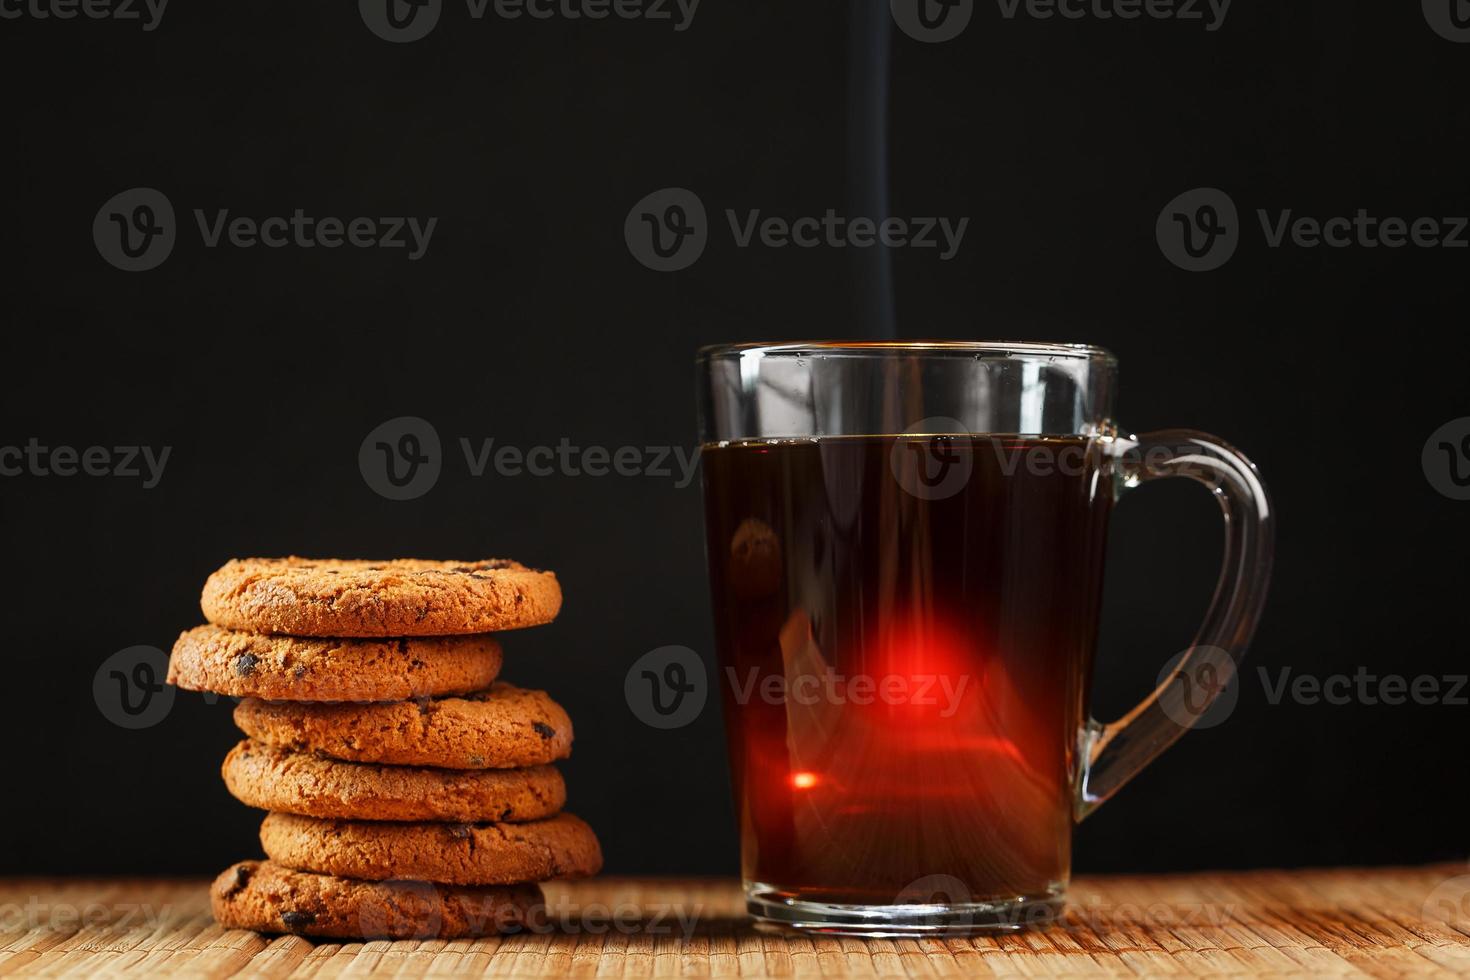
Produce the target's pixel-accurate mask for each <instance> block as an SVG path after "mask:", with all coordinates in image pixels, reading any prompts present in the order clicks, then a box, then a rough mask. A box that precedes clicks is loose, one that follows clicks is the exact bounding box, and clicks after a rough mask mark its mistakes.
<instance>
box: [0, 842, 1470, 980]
mask: <svg viewBox="0 0 1470 980" xmlns="http://www.w3.org/2000/svg"><path fill="white" fill-rule="evenodd" d="M205 887H206V886H205V883H204V882H202V881H78V880H56V881H42V880H22V879H10V880H0V975H14V976H62V975H65V976H83V977H91V976H105V975H112V974H119V973H121V974H135V975H150V976H151V975H162V974H176V975H185V976H219V977H225V976H240V977H246V976H249V977H288V976H289V977H338V976H341V977H360V976H369V975H372V976H419V975H423V974H431V975H449V974H454V975H474V976H496V977H620V976H626V977H654V976H713V977H762V976H813V977H815V976H834V977H910V976H913V977H926V976H1016V977H1052V976H1068V977H1070V976H1092V977H1104V976H1114V977H1134V976H1167V975H1173V976H1180V977H1203V976H1297V977H1347V976H1352V977H1362V976H1372V977H1401V976H1404V977H1421V976H1422V977H1432V976H1462V977H1464V976H1470V867H1466V866H1462V865H1453V866H1449V865H1447V866H1439V867H1427V868H1410V869H1374V870H1341V871H1303V872H1282V871H1260V872H1242V873H1230V874H1209V875H1181V876H1148V877H1144V876H1136V877H1107V878H1083V879H1080V880H1079V881H1077V882H1075V883H1074V884H1073V887H1072V890H1071V894H1070V900H1071V901H1070V904H1069V906H1068V910H1067V913H1066V916H1065V918H1064V921H1062V922H1060V923H1058V924H1055V925H1053V926H1050V927H1048V928H1045V929H1038V930H1032V931H1026V932H1020V933H1008V934H998V935H994V936H985V937H981V938H977V939H942V940H857V939H829V938H820V937H816V938H809V937H795V938H789V937H785V936H777V935H767V934H763V933H760V932H757V931H755V930H754V929H753V928H751V927H750V925H749V924H748V923H747V922H746V920H745V918H744V916H743V912H742V901H741V898H740V894H739V889H738V887H737V886H736V885H735V884H734V883H733V882H727V881H710V880H703V881H668V880H619V879H598V880H594V881H590V882H579V883H568V884H552V885H548V886H547V888H546V893H547V905H548V908H549V910H551V911H552V913H553V915H552V918H553V920H554V921H558V922H561V923H563V926H562V927H561V928H558V929H556V930H554V931H542V930H538V931H535V932H528V933H522V934H519V935H513V936H505V937H500V938H493V939H483V940H474V941H468V940H466V941H457V942H371V943H333V942H321V943H313V942H310V941H308V940H306V939H301V938H298V937H294V936H285V937H280V936H258V935H256V934H255V933H251V932H243V931H238V930H237V931H228V932H227V931H225V930H222V929H220V928H219V927H218V926H217V925H215V924H214V922H213V920H212V919H211V918H210V915H209V909H208V900H207V896H206V891H205Z"/></svg>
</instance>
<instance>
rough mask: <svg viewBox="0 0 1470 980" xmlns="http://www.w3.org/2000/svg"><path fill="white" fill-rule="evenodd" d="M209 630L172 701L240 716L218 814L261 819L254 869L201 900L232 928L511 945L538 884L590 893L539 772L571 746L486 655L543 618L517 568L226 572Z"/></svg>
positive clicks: (323, 565)
mask: <svg viewBox="0 0 1470 980" xmlns="http://www.w3.org/2000/svg"><path fill="white" fill-rule="evenodd" d="M202 605H203V607H204V615H205V617H206V618H207V619H208V620H209V622H210V625H208V626H201V627H198V628H197V629H192V630H189V631H187V632H185V633H184V634H183V635H181V636H180V637H179V640H178V643H176V644H175V645H174V649H173V656H172V658H171V660H170V662H169V673H168V679H169V682H170V683H172V684H176V685H178V686H179V687H182V688H186V689H188V690H194V691H213V692H216V693H219V694H225V695H230V696H233V697H239V698H242V699H243V700H241V701H240V703H239V705H238V706H237V707H236V708H235V723H236V724H237V725H238V726H239V727H240V729H241V730H242V731H244V733H245V734H246V735H247V736H248V737H247V738H246V739H245V740H244V741H242V742H241V743H240V744H239V745H237V746H235V748H234V749H232V750H231V751H230V753H229V755H228V756H227V757H226V758H225V762H224V778H225V783H226V785H227V786H228V787H229V790H230V792H231V793H233V794H234V795H235V796H236V797H238V798H239V799H240V800H241V801H243V802H245V803H246V804H248V805H250V806H255V807H260V808H262V809H264V810H268V811H270V812H269V813H268V814H267V816H266V818H265V823H264V824H262V826H261V829H260V841H261V844H262V845H263V846H264V848H265V853H266V854H267V855H268V857H269V860H266V861H242V862H240V863H239V864H236V865H234V866H233V867H231V868H229V869H228V870H226V871H225V872H224V873H223V874H221V875H220V876H219V878H218V879H216V881H215V883H214V886H213V888H212V889H211V899H212V902H213V907H214V915H215V918H216V919H218V920H219V922H220V924H221V925H224V926H226V927H229V928H245V929H255V930H259V931H262V932H294V933H300V934H303V935H310V936H329V937H335V938H393V939H398V938H439V939H449V938H458V937H463V936H474V935H480V934H484V933H490V932H496V931H503V930H506V929H511V928H516V927H519V926H520V925H522V924H524V923H525V922H526V921H527V918H528V916H531V915H533V914H534V912H533V910H534V909H535V908H536V907H537V906H539V905H540V903H541V890H540V888H539V887H538V885H537V882H541V881H545V880H547V879H550V878H560V877H574V876H579V875H588V874H595V873H596V872H597V871H598V870H599V869H600V868H601V865H602V854H601V851H600V849H599V847H598V843H597V838H596V837H595V836H594V835H593V833H592V830H591V829H590V828H589V827H588V826H587V825H586V824H585V823H583V822H582V821H581V820H579V819H577V818H576V817H574V816H572V815H571V814H567V813H562V812H561V807H562V804H563V802H565V799H566V787H565V785H564V784H563V782H562V777H561V774H560V773H559V772H558V771H557V770H556V768H555V767H554V766H553V765H551V763H553V762H554V761H556V760H557V759H564V758H566V757H567V756H568V755H569V754H570V753H571V744H572V724H571V721H570V719H568V718H567V715H566V712H564V711H563V710H562V709H561V706H560V705H558V704H557V703H556V702H554V701H552V700H551V699H550V698H549V697H547V696H546V694H545V693H543V692H541V691H526V690H521V689H519V688H516V687H512V686H511V685H509V684H506V683H503V682H499V681H497V677H498V675H499V673H500V666H501V648H500V644H499V643H498V642H497V640H496V638H495V637H494V636H492V635H490V634H491V633H494V632H497V631H502V630H510V629H518V628H521V627H525V626H536V625H539V624H542V623H548V622H550V621H551V620H552V619H554V618H555V617H556V614H557V611H558V610H559V609H560V607H561V589H560V587H559V586H558V585H557V581H556V576H555V575H553V574H551V573H550V572H540V571H536V570H533V569H529V568H526V567H524V566H522V565H519V564H517V563H515V562H511V561H502V560H495V561H480V562H436V561H417V560H397V561H384V562H368V561H338V560H323V561H312V560H307V559H301V558H280V559H250V560H245V561H231V562H229V563H228V564H226V565H225V566H224V567H223V568H221V569H220V570H219V571H217V572H215V573H214V574H213V575H211V576H210V577H209V581H208V582H206V583H205V586H204V597H203V601H202Z"/></svg>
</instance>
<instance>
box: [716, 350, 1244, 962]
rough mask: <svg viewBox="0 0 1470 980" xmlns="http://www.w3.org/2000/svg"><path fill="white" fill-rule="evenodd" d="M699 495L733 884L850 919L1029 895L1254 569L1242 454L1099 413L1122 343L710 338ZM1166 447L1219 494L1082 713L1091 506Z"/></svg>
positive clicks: (986, 916)
mask: <svg viewBox="0 0 1470 980" xmlns="http://www.w3.org/2000/svg"><path fill="white" fill-rule="evenodd" d="M698 368H699V405H700V427H701V434H700V435H701V442H702V443H703V468H704V486H705V511H706V531H707V549H708V560H709V571H710V582H711V590H712V596H713V607H714V620H715V622H714V625H715V634H716V642H717V646H718V651H719V660H720V668H721V669H720V674H721V689H722V695H723V704H724V711H725V720H726V730H727V734H728V741H729V752H730V760H731V768H732V776H733V782H734V793H735V803H736V807H737V810H738V815H739V820H740V836H741V859H742V871H743V877H744V883H745V893H746V900H747V905H748V907H749V909H750V911H751V913H752V914H753V915H754V916H755V917H756V919H757V920H758V921H760V922H763V923H767V924H773V925H780V926H791V927H796V928H801V929H808V930H817V931H824V932H833V933H849V934H856V935H887V936H895V935H898V936H902V935H926V934H955V933H964V932H970V931H976V930H982V929H989V928H1016V927H1020V926H1024V925H1028V924H1034V923H1037V922H1042V921H1046V920H1047V919H1048V918H1049V917H1051V916H1053V915H1055V913H1056V911H1057V910H1058V909H1059V908H1060V907H1061V902H1062V897H1063V893H1064V890H1065V888H1066V885H1067V881H1068V877H1069V874H1070V864H1071V827H1072V823H1073V822H1074V821H1076V820H1081V819H1082V818H1083V817H1085V816H1087V815H1088V814H1089V813H1090V812H1092V810H1093V809H1095V808H1096V807H1097V806H1098V805H1099V804H1101V803H1102V802H1103V801H1104V800H1106V799H1107V798H1108V797H1109V796H1111V795H1112V794H1113V793H1114V792H1115V791H1116V790H1117V789H1118V787H1119V786H1121V785H1122V784H1123V783H1124V782H1126V781H1127V780H1128V779H1129V778H1130V777H1132V776H1133V775H1134V774H1135V773H1136V772H1138V770H1139V769H1141V768H1142V767H1143V766H1144V765H1145V764H1147V763H1148V762H1149V761H1150V760H1152V759H1153V758H1154V757H1155V756H1156V755H1158V753H1159V752H1161V751H1162V750H1163V749H1164V748H1165V747H1167V746H1168V745H1169V744H1170V743H1172V742H1173V741H1174V740H1175V739H1176V738H1178V737H1179V735H1180V734H1182V733H1183V731H1184V730H1185V729H1186V728H1188V727H1189V726H1190V724H1191V723H1192V722H1193V721H1194V720H1196V719H1197V718H1198V717H1199V716H1200V714H1202V713H1203V712H1204V710H1205V709H1207V708H1208V706H1209V702H1210V701H1211V700H1212V699H1213V697H1214V696H1215V694H1216V693H1217V692H1218V691H1219V690H1220V689H1221V688H1222V687H1223V686H1224V685H1225V684H1226V683H1228V681H1229V680H1230V678H1231V676H1233V672H1234V670H1235V667H1236V663H1237V661H1238V659H1239V658H1240V656H1241V655H1242V654H1243V653H1244V651H1245V648H1246V645H1247V643H1248V642H1249V640H1250V637H1251V634H1252V632H1253V631H1254V630H1255V626H1256V621H1257V619H1258V618H1259V615H1260V611H1261V606H1262V603H1263V601H1264V598H1265V591H1266V584H1267V579H1268V577H1269V574H1270V565H1271V548H1272V516H1271V508H1270V505H1269V502H1268V499H1267V496H1266V490H1265V487H1264V486H1263V485H1262V484H1261V481H1260V479H1259V477H1258V476H1257V474H1256V470H1255V467H1254V466H1252V465H1251V463H1250V462H1249V460H1247V459H1246V458H1245V457H1244V456H1242V455H1241V454H1240V453H1239V452H1237V451H1235V450H1234V449H1232V448H1231V447H1229V446H1227V445H1226V444H1224V443H1223V442H1221V441H1220V440H1219V439H1216V438H1214V437H1212V436H1208V435H1205V434H1203V433H1199V432H1192V431H1187V430H1169V431H1163V432H1155V433H1152V434H1149V435H1145V436H1141V437H1135V436H1127V435H1122V434H1120V432H1119V430H1118V428H1117V427H1116V426H1115V425H1114V423H1113V421H1112V408H1113V396H1114V391H1115V387H1116V378H1117V361H1116V359H1115V358H1114V357H1113V355H1112V354H1110V353H1108V352H1107V351H1105V350H1102V349H1101V348H1097V347H1090V346H1082V345H1072V344H1042V343H988V342H987V343H810V344H774V345H737V346H724V347H709V348H705V349H703V350H701V351H700V353H699V357H698ZM1173 476H1182V477H1189V478H1191V479H1194V480H1197V481H1200V482H1203V483H1205V484H1206V485H1207V486H1208V487H1209V488H1210V489H1211V491H1212V492H1213V493H1214V495H1215V496H1216V498H1217V499H1218V500H1219V502H1220V506H1221V508H1222V510H1223V511H1224V516H1225V551H1224V555H1225V561H1224V569H1223V571H1222V573H1221V576H1220V580H1219V585H1218V587H1217V588H1216V591H1215V596H1214V600H1213V602H1212V603H1211V605H1210V608H1209V610H1208V613H1207V614H1206V617H1205V622H1204V625H1203V626H1202V627H1201V629H1200V632H1199V634H1198V636H1197V637H1196V638H1195V641H1194V643H1193V644H1192V645H1191V646H1190V648H1189V649H1188V650H1187V651H1186V652H1185V653H1184V654H1183V655H1182V657H1181V658H1180V659H1179V660H1178V662H1177V663H1176V664H1175V665H1174V668H1173V671H1172V672H1171V673H1170V674H1169V675H1168V676H1167V677H1166V679H1165V680H1164V682H1163V683H1162V684H1161V685H1160V686H1159V688H1158V689H1157V690H1155V691H1154V692H1153V693H1152V694H1150V695H1149V697H1148V698H1147V699H1146V700H1144V701H1143V702H1142V703H1141V704H1140V705H1138V707H1136V708H1134V709H1133V710H1132V711H1131V712H1129V713H1128V714H1127V715H1126V716H1125V717H1124V718H1122V719H1121V720H1119V721H1116V722H1114V723H1111V724H1100V723H1098V722H1096V721H1094V720H1092V719H1091V718H1090V716H1089V713H1088V691H1089V687H1090V684H1091V676H1092V661H1093V652H1094V647H1095V643H1096V636H1097V629H1098V619H1099V607H1100V600H1101V594H1102V567H1103V549H1104V543H1105V539H1106V533H1107V522H1108V516H1109V512H1110V510H1111V508H1112V505H1113V502H1114V500H1115V499H1116V498H1117V496H1118V495H1119V494H1120V493H1121V492H1122V491H1123V490H1126V489H1128V488H1130V487H1135V486H1138V485H1139V484H1141V483H1144V482H1147V481H1150V480H1155V479H1161V478H1165V477H1173Z"/></svg>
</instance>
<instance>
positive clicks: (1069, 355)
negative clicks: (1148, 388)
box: [696, 340, 1118, 364]
mask: <svg viewBox="0 0 1470 980" xmlns="http://www.w3.org/2000/svg"><path fill="white" fill-rule="evenodd" d="M895 353H910V354H925V353H932V354H941V355H944V354H948V355H961V354H963V355H975V356H977V357H1000V358H1026V357H1047V358H1053V359H1057V358H1065V359H1067V360H1074V361H1096V362H1101V363H1107V364H1117V363H1118V358H1117V356H1116V355H1115V354H1113V352H1112V351H1110V350H1108V349H1107V348H1106V347H1099V346H1097V345H1096V344H1074V343H1064V342H1059V341H1034V340H803V341H775V342H773V341H755V342H751V343H738V344H709V345H706V346H704V347H701V348H699V351H698V354H697V356H696V360H697V361H699V362H705V361H712V360H717V359H720V358H725V357H745V356H747V355H756V356H760V357H832V356H837V357H881V356H884V355H891V354H895Z"/></svg>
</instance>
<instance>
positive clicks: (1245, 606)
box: [1074, 429, 1275, 820]
mask: <svg viewBox="0 0 1470 980" xmlns="http://www.w3.org/2000/svg"><path fill="white" fill-rule="evenodd" d="M1101 443H1102V444H1103V446H1104V451H1105V452H1106V453H1107V456H1108V460H1109V462H1108V464H1107V465H1108V466H1109V468H1110V470H1111V476H1112V478H1113V492H1114V494H1115V495H1121V494H1122V493H1123V492H1124V491H1126V490H1128V489H1130V488H1132V487H1136V486H1140V485H1141V484H1144V483H1149V482H1152V481H1154V480H1162V479H1168V478H1170V477H1185V478H1187V479H1191V480H1194V481H1196V482H1198V483H1202V484H1204V485H1205V486H1206V487H1207V488H1209V490H1210V491H1211V492H1212V493H1213V494H1214V496H1215V499H1216V500H1218V501H1219V503H1220V510H1221V512H1222V515H1223V516H1224V518H1225V554H1224V559H1223V567H1222V568H1221V570H1220V579H1219V582H1218V583H1217V584H1216V586H1215V596H1214V598H1213V599H1212V600H1211V601H1210V608H1209V609H1208V611H1207V612H1206V613H1205V621H1204V624H1203V625H1202V626H1201V627H1200V629H1199V633H1198V634H1196V636H1195V638H1194V642H1193V643H1191V644H1190V646H1189V648H1188V649H1187V650H1186V651H1185V653H1184V655H1183V656H1182V657H1181V658H1180V660H1179V662H1178V663H1177V664H1176V665H1175V667H1174V670H1173V671H1171V672H1170V674H1169V676H1168V677H1166V678H1164V680H1163V682H1162V683H1161V684H1160V685H1159V686H1158V688H1157V689H1156V690H1155V691H1154V692H1153V693H1152V694H1150V695H1149V696H1148V697H1147V698H1145V699H1144V700H1143V701H1142V702H1141V703H1140V704H1139V705H1138V706H1137V707H1135V708H1134V709H1133V710H1132V711H1130V712H1128V714H1126V715H1124V716H1123V717H1122V718H1120V719H1118V720H1117V721H1115V722H1112V723H1110V724H1101V723H1099V722H1097V721H1096V720H1089V721H1088V723H1087V726H1086V728H1084V729H1083V732H1082V737H1081V740H1080V745H1079V755H1080V763H1081V765H1080V767H1079V778H1078V783H1077V795H1076V803H1075V806H1074V811H1075V816H1076V818H1077V819H1078V820H1081V819H1082V818H1084V817H1086V816H1087V815H1088V814H1090V813H1091V812H1092V811H1093V810H1095V809H1097V808H1098V807H1099V806H1100V805H1102V803H1103V802H1105V801H1106V800H1107V799H1108V798H1109V797H1111V796H1112V795H1113V794H1114V793H1116V792H1117V791H1118V789H1119V787H1121V786H1122V785H1123V784H1124V783H1126V782H1127V781H1128V780H1129V779H1132V778H1133V776H1134V775H1136V774H1137V773H1138V771H1139V770H1140V769H1142V768H1143V767H1144V766H1146V765H1148V763H1149V762H1151V761H1153V759H1154V758H1155V757H1156V756H1158V754H1159V753H1160V752H1162V751H1164V749H1166V748H1168V747H1169V746H1170V745H1172V744H1173V743H1174V741H1175V740H1176V739H1178V738H1179V736H1180V735H1183V734H1184V733H1185V731H1187V730H1188V729H1189V728H1190V727H1192V725H1193V722H1194V721H1196V720H1198V718H1199V717H1200V716H1201V715H1202V714H1203V713H1204V712H1205V711H1206V710H1207V709H1208V708H1209V705H1210V703H1211V702H1213V701H1214V699H1215V697H1216V696H1217V695H1218V693H1219V691H1220V690H1221V689H1222V688H1223V687H1224V686H1225V685H1226V684H1228V683H1229V681H1230V679H1231V678H1232V677H1234V675H1235V671H1236V668H1237V666H1238V665H1239V663H1240V659H1241V658H1242V657H1243V656H1244V655H1245V650H1246V647H1247V646H1248V645H1249V643H1250V639H1251V635H1252V634H1253V633H1254V632H1255V630H1256V623H1257V621H1258V620H1259V619H1260V616H1261V607H1262V605H1264V603H1265V599H1266V586H1267V583H1268V582H1269V580H1270V577H1271V552H1272V547H1273V537H1274V520H1275V518H1274V515H1273V513H1272V510H1271V502H1270V498H1269V497H1268V496H1267V494H1266V487H1265V485H1264V484H1263V483H1262V482H1261V478H1260V476H1259V474H1258V473H1257V472H1256V468H1255V466H1254V465H1253V464H1252V463H1251V461H1250V460H1248V459H1246V457H1245V456H1244V455H1242V454H1241V453H1240V452H1239V451H1238V450H1236V449H1234V448H1232V447H1231V446H1229V445H1227V444H1226V443H1224V442H1222V441H1221V440H1219V439H1216V438H1215V437H1214V436H1211V435H1207V434H1205V433H1203V432H1194V431H1191V430H1189V429H1165V430H1162V431H1159V432H1151V433H1148V434H1146V435H1143V436H1132V437H1126V438H1125V437H1121V436H1110V437H1107V438H1104V439H1102V440H1101ZM1202 680H1207V681H1208V683H1200V682H1201V681H1202ZM1201 697H1202V698H1203V700H1201Z"/></svg>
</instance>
